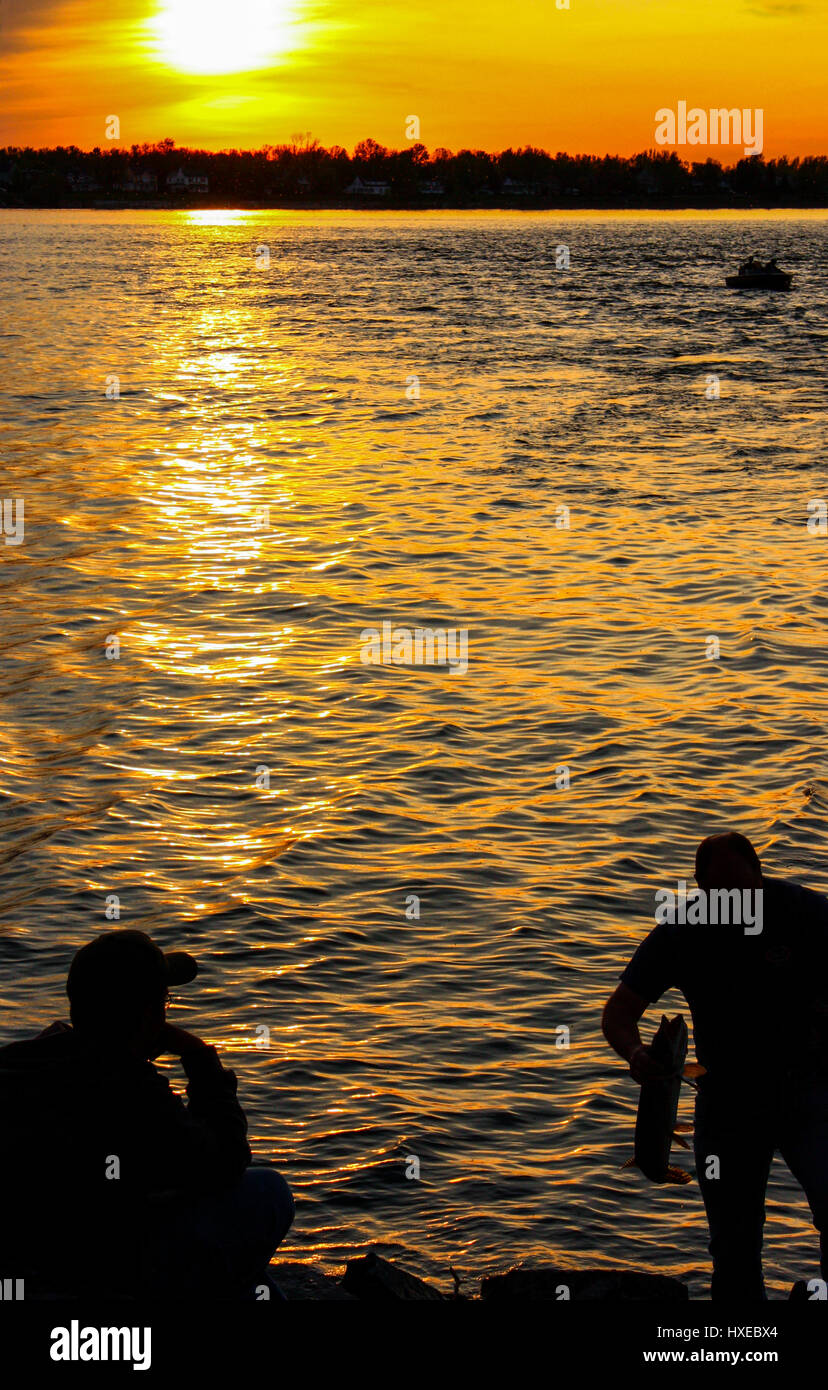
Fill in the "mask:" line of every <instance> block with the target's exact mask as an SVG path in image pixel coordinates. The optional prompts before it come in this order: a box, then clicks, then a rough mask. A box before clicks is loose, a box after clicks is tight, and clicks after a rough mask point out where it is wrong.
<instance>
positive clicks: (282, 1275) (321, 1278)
mask: <svg viewBox="0 0 828 1390" xmlns="http://www.w3.org/2000/svg"><path fill="white" fill-rule="evenodd" d="M268 1272H269V1273H270V1274H272V1275H273V1278H274V1279H275V1280H276V1283H277V1284H278V1285H279V1288H280V1289H281V1290H282V1293H283V1294H284V1295H285V1298H286V1299H287V1300H288V1303H298V1302H301V1301H303V1300H308V1299H312V1300H313V1301H314V1302H329V1301H330V1300H332V1299H340V1300H341V1299H344V1300H345V1301H346V1302H347V1303H353V1302H354V1296H353V1294H350V1293H348V1291H347V1289H343V1287H342V1285H341V1283H340V1282H339V1280H338V1279H335V1278H334V1277H333V1275H332V1274H323V1273H322V1271H321V1270H319V1269H314V1267H313V1265H303V1264H300V1263H299V1262H298V1261H297V1260H285V1261H283V1262H282V1264H271V1265H270V1266H269V1267H268Z"/></svg>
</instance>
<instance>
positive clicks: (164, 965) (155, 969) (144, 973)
mask: <svg viewBox="0 0 828 1390" xmlns="http://www.w3.org/2000/svg"><path fill="white" fill-rule="evenodd" d="M197 974H198V963H197V961H196V960H195V958H194V957H193V956H191V955H189V954H188V952H187V951H162V950H161V947H160V946H158V945H156V943H155V942H154V941H153V939H152V937H150V936H147V934H146V932H142V931H130V930H127V929H121V930H118V931H110V932H104V933H103V935H102V936H97V937H96V938H95V940H94V941H89V942H87V944H86V945H85V946H81V948H80V950H79V951H78V952H77V953H76V955H75V956H74V958H73V960H72V964H71V966H70V967H69V975H68V978H67V980H66V993H67V994H68V995H69V999H70V1001H71V1002H72V1003H77V1002H85V1001H86V1000H92V999H97V1000H103V998H104V997H106V998H107V999H108V1000H109V1002H110V1003H117V998H118V996H122V997H124V998H127V999H135V998H136V996H141V995H153V994H155V993H157V992H158V991H159V990H164V989H167V988H168V987H169V986H170V985H183V984H187V983H188V981H190V980H194V979H195V977H196V975H197Z"/></svg>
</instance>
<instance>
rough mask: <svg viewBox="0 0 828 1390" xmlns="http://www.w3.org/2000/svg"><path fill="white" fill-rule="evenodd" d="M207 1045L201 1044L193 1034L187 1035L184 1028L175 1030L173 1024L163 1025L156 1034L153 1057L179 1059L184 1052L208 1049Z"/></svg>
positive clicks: (199, 1039)
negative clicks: (167, 1056)
mask: <svg viewBox="0 0 828 1390" xmlns="http://www.w3.org/2000/svg"><path fill="white" fill-rule="evenodd" d="M209 1045H210V1044H209V1043H205V1042H202V1040H201V1038H197V1037H196V1035H195V1033H188V1032H187V1031H186V1029H184V1028H176V1026H175V1024H174V1023H165V1024H164V1027H163V1028H162V1029H161V1031H160V1033H159V1034H158V1039H157V1042H156V1048H157V1051H155V1052H154V1053H153V1056H154V1057H163V1056H166V1055H169V1056H171V1057H181V1056H182V1054H183V1053H185V1052H195V1051H196V1050H197V1049H198V1048H200V1047H209Z"/></svg>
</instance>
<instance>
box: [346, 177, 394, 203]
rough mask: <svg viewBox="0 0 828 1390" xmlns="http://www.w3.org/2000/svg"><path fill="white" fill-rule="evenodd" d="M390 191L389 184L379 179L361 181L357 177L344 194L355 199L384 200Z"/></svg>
mask: <svg viewBox="0 0 828 1390" xmlns="http://www.w3.org/2000/svg"><path fill="white" fill-rule="evenodd" d="M390 189H391V185H390V183H384V182H383V181H382V180H381V179H361V178H359V176H357V177H356V178H355V179H354V181H353V183H349V184H348V187H347V188H346V189H345V192H346V193H347V194H349V195H350V196H352V197H356V198H385V197H386V195H387V194H388V193H389V191H390Z"/></svg>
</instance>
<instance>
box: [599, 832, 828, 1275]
mask: <svg viewBox="0 0 828 1390" xmlns="http://www.w3.org/2000/svg"><path fill="white" fill-rule="evenodd" d="M695 867H696V881H697V883H698V885H699V888H700V889H702V890H703V895H704V900H705V901H706V902H710V903H711V905H712V903H713V902H716V903H717V904H727V903H734V904H735V903H736V902H737V901H738V900H741V902H742V903H745V902H746V901H747V900H751V901H752V903H753V912H752V916H753V918H754V925H753V926H751V927H750V929H749V930H747V929H746V925H745V924H746V923H747V920H748V915H747V914H746V913H745V914H742V915H743V916H744V922H743V924H741V925H740V924H737V923H735V922H734V921H733V917H734V916H735V915H736V910H735V907H734V911H733V912H732V913H730V912H728V913H727V914H725V915H726V916H727V917H728V921H727V922H723V923H721V924H719V925H701V924H698V925H695V924H691V923H690V922H686V923H685V922H682V921H678V922H676V921H669V920H664V921H660V922H659V924H658V925H657V926H656V927H655V928H654V930H653V931H651V932H650V933H649V935H648V936H647V937H646V938H645V939H644V941H642V943H641V944H640V946H639V947H638V949H637V951H636V952H635V954H634V955H633V957H632V959H631V960H630V962H629V964H628V965H627V967H626V969H625V970H624V972H623V974H622V976H621V983H620V984H619V985H618V988H617V989H616V990H615V992H614V994H613V995H612V996H611V997H610V999H609V1000H608V1002H607V1004H606V1007H605V1009H604V1016H603V1031H604V1035H605V1036H606V1038H607V1041H608V1042H609V1043H610V1045H611V1046H612V1047H613V1048H614V1050H615V1051H616V1052H617V1053H618V1054H619V1055H620V1056H621V1057H623V1058H624V1059H625V1060H626V1061H627V1062H628V1063H629V1067H630V1072H631V1074H632V1076H633V1078H634V1079H635V1080H636V1081H637V1082H639V1083H641V1082H643V1081H646V1080H650V1079H655V1078H658V1077H659V1076H660V1075H661V1072H660V1069H659V1067H658V1066H657V1065H656V1064H655V1063H654V1062H653V1060H652V1058H651V1057H650V1051H649V1048H648V1047H647V1046H646V1045H645V1044H644V1043H643V1042H642V1040H641V1034H640V1033H639V1031H638V1024H639V1021H640V1019H641V1017H642V1016H643V1014H644V1012H645V1010H646V1009H648V1008H649V1007H650V1005H651V1004H654V1003H655V1002H656V1000H658V999H660V998H661V996H662V995H663V994H664V993H665V992H666V991H667V990H668V989H672V988H676V989H679V990H681V992H682V993H683V995H684V997H685V999H686V1000H687V1003H688V1004H689V1006H690V1012H691V1014H692V1018H693V1033H694V1039H695V1046H696V1055H697V1057H698V1061H699V1063H700V1064H701V1067H703V1068H704V1073H703V1075H701V1077H700V1079H699V1082H698V1093H697V1098H696V1133H695V1145H694V1147H695V1157H696V1172H697V1176H698V1181H699V1186H700V1188H701V1193H702V1197H703V1199H704V1204H705V1208H706V1212H707V1220H708V1225H709V1228H710V1244H709V1246H708V1249H709V1251H710V1254H711V1256H712V1260H713V1277H712V1282H711V1297H712V1298H713V1299H714V1300H715V1301H717V1302H718V1301H721V1302H734V1301H738V1300H747V1299H751V1300H755V1299H764V1298H765V1297H766V1294H765V1285H764V1279H763V1274H762V1238H763V1224H764V1220H765V1189H766V1187H767V1183H768V1175H769V1172H770V1166H771V1161H772V1159H773V1155H774V1152H775V1151H776V1150H778V1151H779V1152H780V1153H781V1155H782V1157H783V1159H784V1160H785V1162H786V1163H787V1165H788V1167H789V1169H790V1171H791V1173H792V1174H793V1176H794V1177H795V1178H796V1180H797V1182H798V1183H799V1184H800V1186H801V1187H802V1188H803V1189H804V1191H805V1195H806V1197H807V1199H808V1202H809V1205H810V1208H811V1212H812V1215H813V1220H814V1225H815V1227H816V1229H817V1230H818V1231H819V1233H820V1249H821V1260H822V1263H821V1270H822V1279H823V1280H825V1281H828V898H826V897H825V896H823V894H821V893H816V892H812V891H811V890H810V889H807V888H804V887H800V886H799V885H798V884H796V883H792V882H790V881H788V880H783V879H777V878H771V877H769V876H767V875H766V874H765V873H764V871H763V868H762V865H761V862H760V860H759V856H758V854H757V853H756V850H755V849H754V847H753V845H752V844H751V843H750V841H749V840H748V839H747V838H746V837H745V836H744V835H740V834H737V833H735V832H730V833H728V834H723V835H712V836H710V837H708V838H707V839H705V840H703V841H702V843H701V844H700V845H699V847H698V850H697V851H696V866H695ZM716 890H719V891H718V894H717V893H716ZM734 890H736V892H735V893H734ZM746 894H747V895H748V896H747V899H746ZM757 895H759V896H757ZM673 915H674V916H675V915H676V914H673ZM686 915H687V916H689V915H690V913H689V911H688V912H687V914H686ZM721 915H722V914H720V913H718V911H717V914H716V917H715V918H714V916H713V912H712V906H711V911H710V912H709V913H707V916H708V919H709V921H710V922H713V921H717V920H718V918H719V917H720V916H721ZM760 923H761V929H760V930H759V931H756V930H755V927H756V926H757V925H759V924H760ZM799 1295H800V1290H799V1289H798V1291H797V1296H799ZM806 1296H807V1295H806ZM823 1296H824V1289H823Z"/></svg>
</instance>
